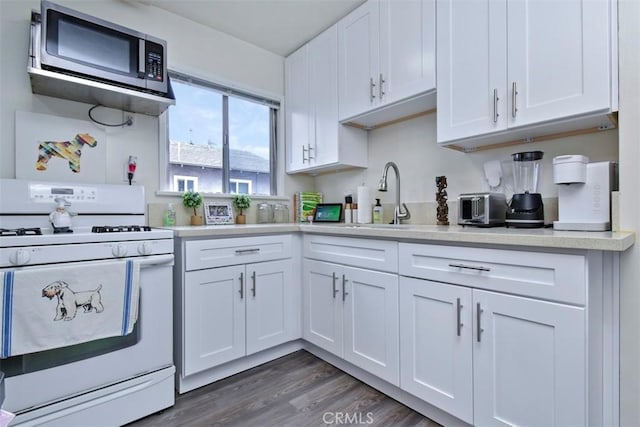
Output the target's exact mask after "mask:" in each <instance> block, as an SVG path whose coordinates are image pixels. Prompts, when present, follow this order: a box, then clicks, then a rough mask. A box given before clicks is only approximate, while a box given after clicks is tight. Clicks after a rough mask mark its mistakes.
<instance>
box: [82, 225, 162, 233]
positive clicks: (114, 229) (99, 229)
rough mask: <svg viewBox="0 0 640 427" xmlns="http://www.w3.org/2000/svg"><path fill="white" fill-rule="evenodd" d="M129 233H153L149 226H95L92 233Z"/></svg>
mask: <svg viewBox="0 0 640 427" xmlns="http://www.w3.org/2000/svg"><path fill="white" fill-rule="evenodd" d="M129 231H151V227H149V226H148V225H94V226H93V227H91V232H92V233H124V232H129Z"/></svg>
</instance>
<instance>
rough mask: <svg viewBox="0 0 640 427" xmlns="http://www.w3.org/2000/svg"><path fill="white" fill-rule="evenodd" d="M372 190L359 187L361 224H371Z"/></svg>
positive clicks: (359, 220) (359, 217)
mask: <svg viewBox="0 0 640 427" xmlns="http://www.w3.org/2000/svg"><path fill="white" fill-rule="evenodd" d="M372 206H373V204H372V200H371V190H370V189H369V187H365V186H360V187H358V222H359V223H360V224H371V209H372Z"/></svg>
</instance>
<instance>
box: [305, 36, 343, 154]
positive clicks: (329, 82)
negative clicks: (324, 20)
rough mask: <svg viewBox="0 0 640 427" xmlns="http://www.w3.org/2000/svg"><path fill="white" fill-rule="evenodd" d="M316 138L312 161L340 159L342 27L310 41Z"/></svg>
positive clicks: (311, 87) (310, 89)
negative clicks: (339, 34)
mask: <svg viewBox="0 0 640 427" xmlns="http://www.w3.org/2000/svg"><path fill="white" fill-rule="evenodd" d="M309 64H310V67H309V73H310V76H311V77H310V81H309V82H310V88H309V91H310V94H311V102H312V104H313V106H312V110H313V125H312V131H313V138H312V139H313V141H314V143H315V145H313V144H312V149H311V153H310V155H309V156H310V157H311V160H310V164H311V165H312V166H313V165H316V166H319V165H325V164H329V163H335V162H337V161H338V143H339V141H338V27H337V25H334V26H332V27H331V28H329V29H328V30H326V31H325V32H323V33H321V34H320V35H318V36H317V37H316V38H314V39H313V40H311V41H310V42H309Z"/></svg>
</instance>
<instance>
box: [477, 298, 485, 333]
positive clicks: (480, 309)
mask: <svg viewBox="0 0 640 427" xmlns="http://www.w3.org/2000/svg"><path fill="white" fill-rule="evenodd" d="M481 318H482V308H481V307H480V303H478V305H477V306H476V320H477V322H476V323H477V326H478V330H477V331H476V332H477V333H478V342H480V335H482V332H483V331H484V329H482V328H481V327H480V319H481Z"/></svg>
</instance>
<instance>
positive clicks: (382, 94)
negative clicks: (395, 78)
mask: <svg viewBox="0 0 640 427" xmlns="http://www.w3.org/2000/svg"><path fill="white" fill-rule="evenodd" d="M383 83H386V82H385V80H384V79H383V78H382V73H380V77H379V78H378V91H379V92H380V100H381V101H382V97H383V96H384V95H385V93H384V90H383V89H382V84H383Z"/></svg>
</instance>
